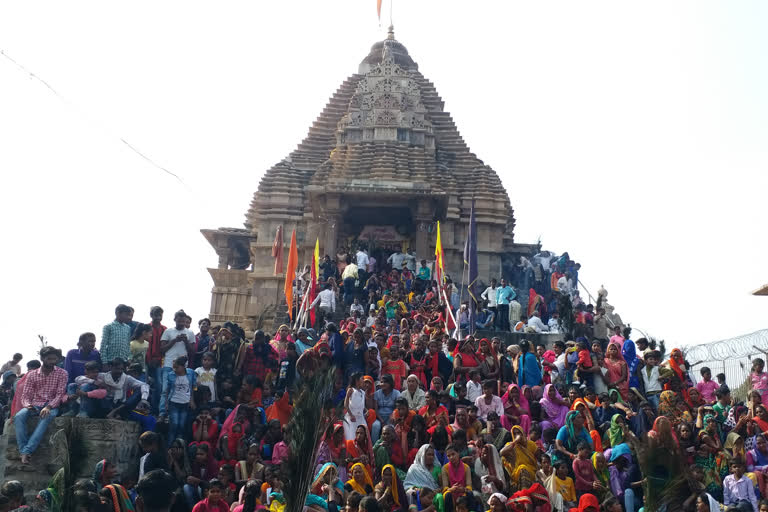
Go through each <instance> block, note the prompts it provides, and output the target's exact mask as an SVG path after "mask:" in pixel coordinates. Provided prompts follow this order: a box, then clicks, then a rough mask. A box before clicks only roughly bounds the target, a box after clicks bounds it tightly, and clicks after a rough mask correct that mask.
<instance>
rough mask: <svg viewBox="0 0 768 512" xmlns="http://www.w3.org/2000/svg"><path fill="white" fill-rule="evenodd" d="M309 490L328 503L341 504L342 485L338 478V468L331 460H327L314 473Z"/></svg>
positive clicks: (342, 495)
mask: <svg viewBox="0 0 768 512" xmlns="http://www.w3.org/2000/svg"><path fill="white" fill-rule="evenodd" d="M309 492H310V493H312V494H314V495H316V496H320V497H321V498H324V499H325V500H326V502H328V503H335V504H336V506H337V507H339V506H341V505H342V503H343V502H342V499H343V497H344V486H343V485H342V483H341V480H340V479H339V468H338V467H337V466H336V464H334V463H333V462H327V463H325V464H323V466H322V467H321V468H320V469H319V470H318V472H317V473H316V474H315V478H314V479H313V480H312V484H311V485H310V486H309Z"/></svg>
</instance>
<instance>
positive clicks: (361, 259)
mask: <svg viewBox="0 0 768 512" xmlns="http://www.w3.org/2000/svg"><path fill="white" fill-rule="evenodd" d="M355 258H356V259H357V268H358V269H361V268H365V269H367V268H368V262H369V261H370V260H369V258H368V254H366V252H365V251H364V250H363V248H362V247H361V248H359V249H358V250H357V253H356V254H355Z"/></svg>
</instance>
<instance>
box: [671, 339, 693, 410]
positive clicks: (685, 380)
mask: <svg viewBox="0 0 768 512" xmlns="http://www.w3.org/2000/svg"><path fill="white" fill-rule="evenodd" d="M666 364H667V366H669V369H670V370H672V371H673V372H674V374H675V377H674V378H676V379H677V380H678V381H680V389H681V390H682V395H683V400H685V402H686V403H688V402H689V401H690V397H689V396H688V388H690V387H691V386H692V385H693V383H692V382H691V379H690V378H689V377H688V365H687V364H686V362H685V359H684V358H683V352H682V351H681V350H680V349H679V348H673V349H672V352H670V353H669V360H668V361H667V363H666ZM664 389H665V390H669V389H672V386H671V384H670V383H669V382H667V383H666V384H664Z"/></svg>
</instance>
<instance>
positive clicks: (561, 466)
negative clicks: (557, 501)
mask: <svg viewBox="0 0 768 512" xmlns="http://www.w3.org/2000/svg"><path fill="white" fill-rule="evenodd" d="M554 490H555V491H556V492H558V493H560V496H562V498H563V505H564V506H565V508H566V510H568V509H571V508H574V507H576V499H577V498H576V487H575V486H574V484H573V478H571V477H570V476H568V465H567V464H566V463H565V462H562V461H561V462H558V463H557V464H555V482H554Z"/></svg>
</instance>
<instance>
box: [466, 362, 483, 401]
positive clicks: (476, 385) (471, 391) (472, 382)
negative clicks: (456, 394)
mask: <svg viewBox="0 0 768 512" xmlns="http://www.w3.org/2000/svg"><path fill="white" fill-rule="evenodd" d="M482 394H483V384H482V382H481V375H480V372H479V371H478V370H470V372H469V381H467V400H469V401H470V402H472V403H473V404H474V403H475V401H476V400H477V399H478V397H479V396H481V395H482Z"/></svg>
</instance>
